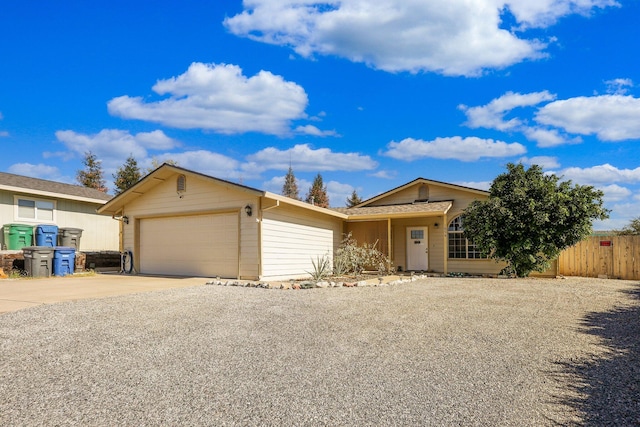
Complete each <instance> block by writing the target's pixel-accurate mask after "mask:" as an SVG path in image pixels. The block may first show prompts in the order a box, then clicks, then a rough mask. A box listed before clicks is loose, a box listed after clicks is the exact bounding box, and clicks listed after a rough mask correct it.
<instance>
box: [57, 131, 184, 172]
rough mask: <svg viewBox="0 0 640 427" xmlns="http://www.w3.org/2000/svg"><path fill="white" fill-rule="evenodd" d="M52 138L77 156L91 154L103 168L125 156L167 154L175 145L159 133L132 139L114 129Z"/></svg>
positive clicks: (173, 141)
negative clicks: (154, 152)
mask: <svg viewBox="0 0 640 427" xmlns="http://www.w3.org/2000/svg"><path fill="white" fill-rule="evenodd" d="M56 138H57V139H58V141H60V142H62V143H63V144H64V145H65V146H66V147H67V148H68V149H69V150H70V151H71V152H73V153H75V154H76V155H78V156H84V153H86V152H87V151H91V152H92V153H94V154H95V155H96V157H97V158H98V159H100V160H101V161H102V162H103V166H105V167H107V168H116V167H118V166H120V165H121V164H123V163H124V161H125V160H126V158H127V157H129V155H133V157H134V158H136V159H143V158H145V157H146V156H147V150H167V149H171V148H174V147H177V146H178V145H179V144H178V142H177V141H175V140H173V139H171V138H169V137H168V136H166V135H165V134H164V132H162V131H160V130H156V131H153V132H140V133H137V134H135V135H133V134H131V133H129V131H124V130H118V129H103V130H101V131H100V132H98V133H97V134H93V135H87V134H82V133H77V132H74V131H72V130H60V131H57V132H56Z"/></svg>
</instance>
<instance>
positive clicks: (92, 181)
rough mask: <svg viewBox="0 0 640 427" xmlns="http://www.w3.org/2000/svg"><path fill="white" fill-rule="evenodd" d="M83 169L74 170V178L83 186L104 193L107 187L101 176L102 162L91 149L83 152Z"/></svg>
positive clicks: (102, 173)
mask: <svg viewBox="0 0 640 427" xmlns="http://www.w3.org/2000/svg"><path fill="white" fill-rule="evenodd" d="M83 163H84V169H82V170H79V171H77V172H76V180H77V181H78V182H79V183H80V185H83V186H85V187H89V188H95V189H96V190H99V191H102V192H103V193H106V192H107V191H108V188H107V187H106V182H105V180H104V178H103V176H104V172H103V171H102V162H101V161H100V160H98V158H97V157H96V155H95V154H93V153H92V152H91V151H87V152H86V153H84V161H83Z"/></svg>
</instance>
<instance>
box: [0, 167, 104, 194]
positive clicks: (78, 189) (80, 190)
mask: <svg viewBox="0 0 640 427" xmlns="http://www.w3.org/2000/svg"><path fill="white" fill-rule="evenodd" d="M0 185H6V186H9V187H17V188H24V189H25V193H28V192H29V190H38V191H47V192H50V193H58V194H63V195H67V196H74V197H84V198H88V199H98V200H104V201H107V200H110V199H111V197H112V196H110V195H108V194H106V193H103V192H102V191H98V190H96V189H93V188H88V187H83V186H80V185H72V184H64V183H62V182H56V181H48V180H46V179H39V178H31V177H28V176H22V175H14V174H12V173H7V172H0Z"/></svg>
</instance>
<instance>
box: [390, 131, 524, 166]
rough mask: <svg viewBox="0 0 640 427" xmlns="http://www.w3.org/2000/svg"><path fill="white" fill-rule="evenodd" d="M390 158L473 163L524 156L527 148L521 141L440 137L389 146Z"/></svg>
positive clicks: (405, 141) (407, 139) (403, 141)
mask: <svg viewBox="0 0 640 427" xmlns="http://www.w3.org/2000/svg"><path fill="white" fill-rule="evenodd" d="M387 147H388V150H387V152H386V153H384V154H385V155H386V156H389V157H393V158H394V159H399V160H406V161H413V160H417V159H419V158H422V157H431V158H435V159H457V160H461V161H464V162H472V161H476V160H479V159H481V158H483V157H510V156H517V155H519V154H524V153H525V152H526V151H527V150H526V148H525V147H524V146H523V145H522V144H519V143H517V142H514V143H511V144H509V143H506V142H503V141H494V140H493V139H482V138H476V137H467V138H462V137H459V136H454V137H448V138H436V139H434V140H433V141H423V140H421V139H413V138H406V139H403V140H402V141H400V142H395V141H392V142H390V143H389V144H388V145H387Z"/></svg>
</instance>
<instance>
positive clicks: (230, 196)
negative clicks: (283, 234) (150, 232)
mask: <svg viewBox="0 0 640 427" xmlns="http://www.w3.org/2000/svg"><path fill="white" fill-rule="evenodd" d="M177 177H178V174H176V175H174V176H172V177H170V178H168V179H166V180H165V181H164V182H162V183H160V184H158V185H157V186H156V187H154V188H152V189H150V190H149V191H148V192H146V193H145V194H144V195H143V196H141V197H140V198H138V199H135V200H133V201H132V202H130V203H128V204H127V205H126V206H125V208H124V212H123V213H122V214H123V215H125V216H127V217H128V218H129V224H125V225H124V226H123V246H124V249H128V250H132V251H133V253H134V265H136V266H137V265H138V263H139V261H140V259H139V254H138V253H137V252H138V251H139V235H138V233H139V232H140V231H139V229H138V226H139V222H138V221H137V220H139V219H141V218H153V217H158V216H188V215H190V214H196V213H225V212H232V211H233V212H238V214H239V218H240V219H239V222H240V230H239V233H240V237H239V242H240V248H239V260H240V266H239V277H240V278H256V277H258V274H259V254H258V244H257V241H258V222H257V221H256V218H257V217H256V215H257V212H258V197H257V196H251V195H249V194H247V193H245V192H243V191H239V190H237V189H234V188H232V187H228V186H222V185H217V184H216V183H213V182H210V181H208V180H206V179H203V178H199V177H197V176H194V175H188V176H187V180H186V191H185V192H184V193H183V194H182V195H181V196H182V197H180V195H179V194H178V193H177V191H176V180H177ZM246 205H252V209H253V215H252V216H251V217H249V216H247V215H246V213H245V211H244V207H245V206H246ZM212 244H215V242H212Z"/></svg>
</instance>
